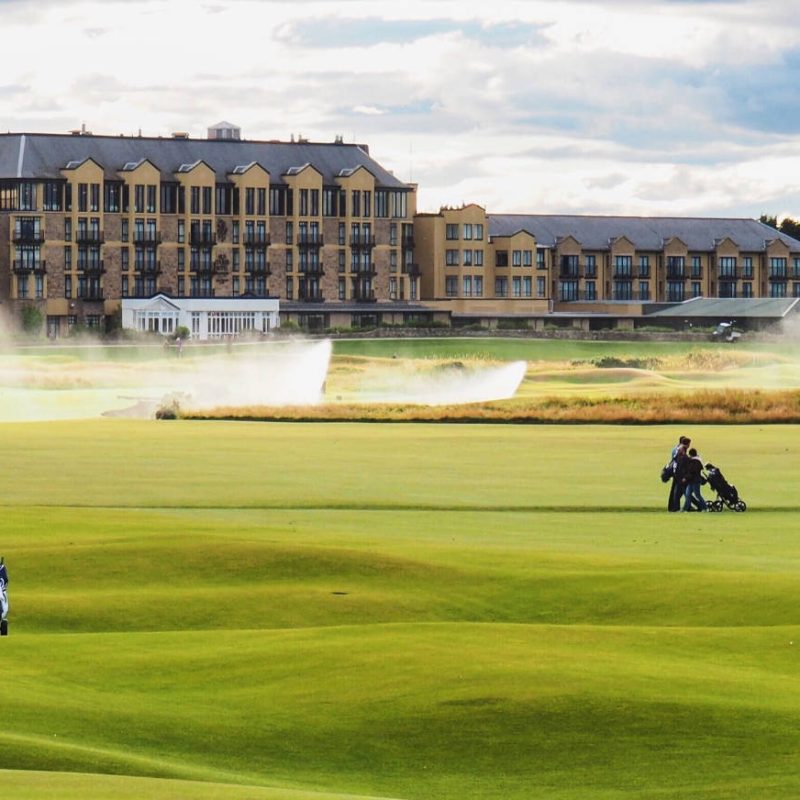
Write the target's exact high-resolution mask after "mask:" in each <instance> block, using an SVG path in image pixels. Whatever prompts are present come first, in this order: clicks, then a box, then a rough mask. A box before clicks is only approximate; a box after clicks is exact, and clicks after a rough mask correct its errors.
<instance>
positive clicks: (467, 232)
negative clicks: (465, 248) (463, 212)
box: [462, 223, 472, 239]
mask: <svg viewBox="0 0 800 800" xmlns="http://www.w3.org/2000/svg"><path fill="white" fill-rule="evenodd" d="M462 238H464V239H472V225H470V224H468V223H464V234H463V237H462Z"/></svg>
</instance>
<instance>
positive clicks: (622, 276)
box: [613, 267, 633, 281]
mask: <svg viewBox="0 0 800 800" xmlns="http://www.w3.org/2000/svg"><path fill="white" fill-rule="evenodd" d="M613 276H614V278H615V279H617V280H622V281H629V280H632V278H633V269H632V268H631V267H614V272H613Z"/></svg>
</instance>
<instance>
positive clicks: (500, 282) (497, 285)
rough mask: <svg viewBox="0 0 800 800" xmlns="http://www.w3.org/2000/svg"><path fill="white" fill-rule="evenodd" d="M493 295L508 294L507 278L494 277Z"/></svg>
mask: <svg viewBox="0 0 800 800" xmlns="http://www.w3.org/2000/svg"><path fill="white" fill-rule="evenodd" d="M494 296H495V297H507V296H508V278H495V279H494Z"/></svg>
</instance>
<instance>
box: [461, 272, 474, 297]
mask: <svg viewBox="0 0 800 800" xmlns="http://www.w3.org/2000/svg"><path fill="white" fill-rule="evenodd" d="M461 287H462V290H463V296H464V297H472V278H471V277H470V276H469V275H465V276H464V280H463V282H462V285H461Z"/></svg>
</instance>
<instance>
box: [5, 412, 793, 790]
mask: <svg viewBox="0 0 800 800" xmlns="http://www.w3.org/2000/svg"><path fill="white" fill-rule="evenodd" d="M0 433H2V436H0V456H2V459H3V463H4V466H5V469H6V473H7V475H8V479H7V481H6V484H5V486H4V503H5V508H4V513H3V515H0V541H2V547H3V554H4V555H5V556H6V560H7V562H8V564H9V569H10V571H11V578H12V584H11V601H12V615H11V635H10V636H9V637H7V638H5V639H3V640H0V645H1V646H2V647H1V650H2V658H3V662H2V663H3V668H4V669H3V681H2V682H0V703H2V707H3V709H4V725H3V729H2V731H0V763H2V764H3V766H4V768H5V769H4V771H3V772H2V773H0V780H2V781H3V787H4V789H5V790H6V793H8V794H9V795H10V796H14V797H22V798H26V797H47V796H80V797H83V798H89V799H90V800H92V798H101V797H109V796H113V797H126V796H133V795H134V794H137V793H138V794H137V796H142V795H144V796H148V797H154V798H160V797H169V796H180V797H187V798H198V800H202V799H203V798H232V799H234V798H239V797H253V798H256V800H257V799H258V798H262V797H263V798H265V799H266V798H271V797H286V798H289V799H290V800H292V799H293V798H294V799H296V800H301V798H302V800H323V798H336V799H337V800H343V798H353V797H359V798H366V797H380V798H422V797H436V798H445V799H446V800H450V799H452V800H455V799H456V798H459V800H461V798H467V800H469V798H485V797H503V798H512V800H513V798H520V799H521V798H530V797H548V798H560V799H566V798H574V799H576V800H577V798H583V797H587V796H589V797H599V798H608V799H609V800H611V798H615V799H616V798H620V797H626V798H642V799H643V798H651V797H654V796H658V797H669V798H698V797H699V798H709V799H710V798H724V797H743V796H758V797H765V798H792V797H795V796H797V794H798V791H800V767H798V764H797V759H796V757H795V756H796V751H797V746H798V743H799V742H800V740H799V739H798V734H797V725H796V719H797V715H798V713H799V712H800V688H798V685H797V681H796V671H797V670H796V667H797V658H798V652H800V651H798V650H797V648H798V647H800V626H798V624H797V611H796V605H797V603H796V585H797V571H798V568H800V551H798V547H797V537H796V534H795V527H796V525H795V521H796V517H797V513H798V511H799V510H800V507H798V504H797V494H796V486H797V482H798V479H800V466H799V465H800V458H798V449H800V429H799V428H797V427H794V426H784V427H781V428H777V427H766V428H758V427H755V426H750V427H744V428H737V429H731V428H720V427H701V426H691V427H688V428H681V429H680V430H675V431H673V435H670V436H669V437H668V438H665V433H664V429H663V428H655V427H654V428H650V427H637V428H610V427H603V426H597V427H595V426H587V427H579V428H567V427H560V426H539V427H528V428H513V427H510V426H506V427H502V426H484V425H476V426H472V427H470V428H469V429H465V428H462V427H453V426H450V427H448V426H437V425H402V426H400V425H383V426H361V425H352V424H351V425H340V426H336V427H335V428H332V427H331V426H326V425H308V426H296V425H270V426H265V425H258V424H247V423H222V424H220V425H215V426H208V425H204V424H202V423H192V422H187V423H184V424H181V425H170V424H163V423H156V422H138V423H131V422H124V421H116V420H115V421H103V422H96V423H54V424H48V425H33V424H30V425H16V426H10V425H7V426H0ZM678 433H686V434H689V435H691V436H692V438H693V439H694V441H695V443H696V444H698V446H699V447H700V448H701V452H702V453H703V454H704V455H706V456H708V457H709V458H713V459H714V460H715V461H718V462H719V463H720V464H721V465H722V467H723V469H724V470H725V471H726V473H727V474H728V476H729V478H730V479H731V480H733V481H734V482H736V483H737V485H738V486H739V488H740V490H741V492H742V494H743V496H744V497H745V498H746V499H747V501H748V506H749V508H750V509H751V510H749V511H748V512H747V513H745V514H734V513H732V512H724V513H722V514H702V515H701V514H691V515H669V514H667V513H666V512H665V511H664V510H663V509H664V506H665V503H666V489H665V487H664V486H663V484H661V483H660V482H659V481H658V477H657V476H658V471H659V469H660V467H661V465H662V462H663V460H664V459H665V458H666V455H667V452H668V450H669V447H670V446H671V444H672V443H673V440H674V439H675V438H677V434H678ZM32 476H35V480H32V479H31V478H32ZM744 751H746V758H745V757H743V756H742V753H743V752H744ZM17 790H19V791H17Z"/></svg>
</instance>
